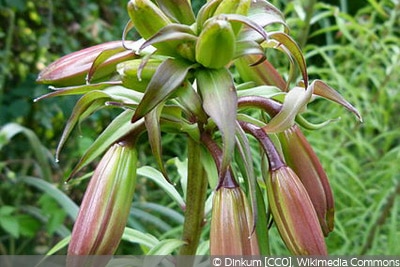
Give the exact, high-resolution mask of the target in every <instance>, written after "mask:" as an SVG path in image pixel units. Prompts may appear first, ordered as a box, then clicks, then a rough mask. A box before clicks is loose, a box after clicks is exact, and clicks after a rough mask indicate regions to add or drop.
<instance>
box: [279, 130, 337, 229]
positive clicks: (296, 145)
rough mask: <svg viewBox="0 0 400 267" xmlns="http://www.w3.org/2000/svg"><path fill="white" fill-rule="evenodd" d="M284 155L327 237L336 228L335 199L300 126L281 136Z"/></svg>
mask: <svg viewBox="0 0 400 267" xmlns="http://www.w3.org/2000/svg"><path fill="white" fill-rule="evenodd" d="M279 139H280V141H281V144H282V149H283V154H284V155H285V160H286V163H287V164H288V166H290V167H291V168H292V169H293V170H294V171H295V173H296V174H297V175H298V177H299V178H300V180H301V182H302V183H303V185H304V187H305V189H306V190H307V192H308V195H309V196H310V199H311V202H312V203H313V205H314V208H315V211H316V212H317V215H318V219H319V222H320V224H321V228H322V231H323V232H324V235H328V234H329V233H330V232H331V231H332V230H333V227H334V199H333V193H332V189H331V186H330V184H329V180H328V177H327V175H326V173H325V171H324V169H323V167H322V165H321V162H320V161H319V159H318V157H317V155H316V154H315V152H314V150H313V149H312V147H311V145H310V144H309V143H308V141H307V139H306V138H305V136H304V135H303V133H302V132H301V130H300V128H299V127H298V126H297V125H294V126H292V127H291V128H290V129H288V130H286V131H284V132H282V133H280V134H279Z"/></svg>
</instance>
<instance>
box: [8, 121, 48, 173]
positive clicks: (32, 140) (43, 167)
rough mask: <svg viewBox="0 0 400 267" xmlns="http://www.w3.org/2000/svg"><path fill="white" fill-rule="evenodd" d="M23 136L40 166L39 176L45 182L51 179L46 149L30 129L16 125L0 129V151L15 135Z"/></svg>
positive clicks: (10, 124) (9, 124) (12, 124)
mask: <svg viewBox="0 0 400 267" xmlns="http://www.w3.org/2000/svg"><path fill="white" fill-rule="evenodd" d="M20 133H21V134H23V135H25V137H26V138H27V139H28V141H29V144H30V145H31V147H32V151H33V153H34V155H35V157H36V159H37V162H38V164H39V166H40V171H41V175H42V177H43V178H44V179H45V180H50V178H51V167H50V164H49V160H50V157H49V156H48V155H49V152H48V151H47V149H46V148H45V147H44V146H43V145H42V143H41V142H40V140H39V138H38V137H37V135H36V134H35V133H34V132H33V131H32V130H30V129H28V128H26V127H23V126H21V125H19V124H17V123H8V124H6V125H4V126H3V127H2V128H1V129H0V136H4V139H5V141H4V143H0V150H1V149H2V148H3V145H5V144H7V143H9V142H10V140H11V139H12V138H13V137H14V136H15V135H17V134H20Z"/></svg>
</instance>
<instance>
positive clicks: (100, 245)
mask: <svg viewBox="0 0 400 267" xmlns="http://www.w3.org/2000/svg"><path fill="white" fill-rule="evenodd" d="M136 162H137V153H136V150H135V148H134V147H133V146H132V145H131V144H128V143H125V142H119V143H116V144H114V145H113V146H111V147H110V148H109V150H108V151H107V152H106V154H105V155H104V156H103V158H102V159H101V161H100V163H99V165H98V166H97V168H96V170H95V172H94V174H93V177H92V178H91V180H90V182H89V185H88V187H87V190H86V192H85V195H84V197H83V200H82V204H81V207H80V209H79V213H78V217H77V219H76V221H75V225H74V228H73V230H72V236H71V242H70V244H69V247H68V255H112V254H113V253H114V252H115V250H116V249H117V247H118V244H119V242H120V240H121V236H122V234H123V231H124V228H125V225H126V221H127V218H128V215H129V211H130V207H131V203H132V199H133V193H134V189H135V184H136Z"/></svg>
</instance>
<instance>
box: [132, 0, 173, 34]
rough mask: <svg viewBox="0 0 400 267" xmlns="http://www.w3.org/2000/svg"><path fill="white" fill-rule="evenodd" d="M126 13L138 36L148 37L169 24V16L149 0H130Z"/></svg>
mask: <svg viewBox="0 0 400 267" xmlns="http://www.w3.org/2000/svg"><path fill="white" fill-rule="evenodd" d="M128 14H129V17H130V18H131V20H132V22H133V24H134V26H135V29H136V30H137V31H138V33H139V34H140V36H142V37H143V38H144V39H148V38H150V37H151V36H153V35H154V34H156V33H157V32H158V31H159V30H161V29H162V28H164V27H165V26H167V25H168V24H171V23H172V22H171V21H170V20H169V18H168V17H167V16H166V15H165V14H164V13H163V12H162V11H161V9H160V8H159V7H158V6H157V5H156V4H154V3H153V2H152V1H151V0H130V1H129V3H128Z"/></svg>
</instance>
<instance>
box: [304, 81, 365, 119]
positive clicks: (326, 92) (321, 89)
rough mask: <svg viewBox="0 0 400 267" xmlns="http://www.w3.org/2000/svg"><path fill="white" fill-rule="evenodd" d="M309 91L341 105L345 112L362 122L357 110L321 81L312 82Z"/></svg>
mask: <svg viewBox="0 0 400 267" xmlns="http://www.w3.org/2000/svg"><path fill="white" fill-rule="evenodd" d="M309 89H312V90H313V93H314V94H316V95H319V96H322V97H324V98H326V99H329V100H331V101H333V102H336V103H338V104H340V105H342V106H343V107H345V108H346V109H347V110H349V111H351V112H352V113H354V114H355V115H356V117H357V118H358V119H359V120H360V121H361V122H362V117H361V114H360V113H359V112H358V110H357V109H356V108H355V107H353V105H351V104H350V103H349V102H348V101H347V100H346V99H344V97H342V96H341V95H340V94H339V93H338V92H337V91H336V90H335V89H333V88H331V87H330V86H328V85H327V84H326V83H324V82H323V81H321V80H315V81H313V82H312V83H311V85H310V88H309Z"/></svg>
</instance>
